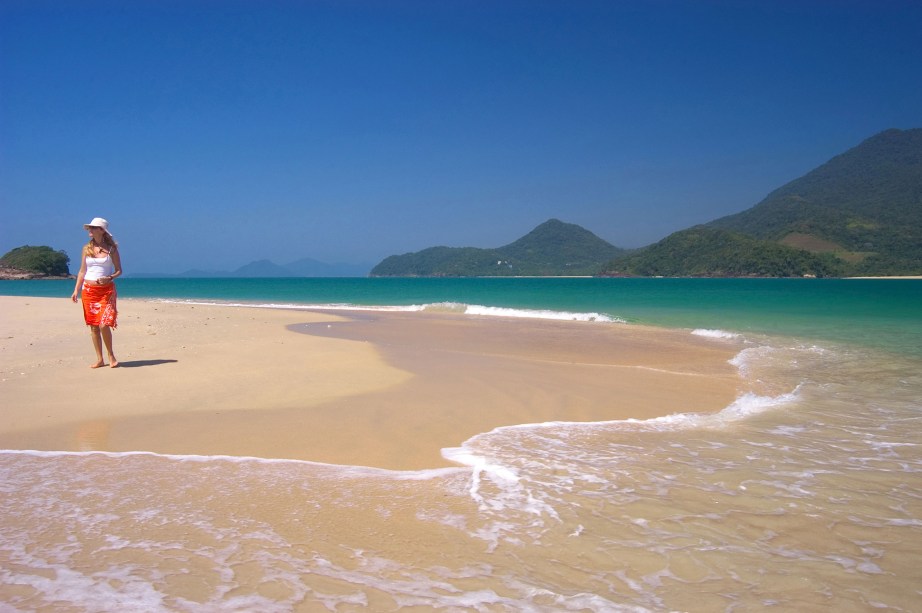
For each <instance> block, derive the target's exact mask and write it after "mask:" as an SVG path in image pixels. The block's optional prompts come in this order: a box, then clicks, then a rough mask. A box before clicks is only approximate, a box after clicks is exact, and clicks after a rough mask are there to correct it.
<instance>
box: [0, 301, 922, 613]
mask: <svg viewBox="0 0 922 613" xmlns="http://www.w3.org/2000/svg"><path fill="white" fill-rule="evenodd" d="M792 300H794V301H796V299H792ZM539 306H540V305H539ZM517 308H521V307H517ZM608 314H609V315H612V313H611V312H610V311H609V312H608ZM613 319H614V318H613ZM910 320H911V322H910V323H911V325H912V326H916V328H911V329H912V330H915V329H917V327H918V325H919V322H918V321H916V320H915V319H912V318H911V317H910ZM702 323H703V324H704V325H705V326H706V329H702V330H698V331H697V332H696V333H698V334H703V335H708V336H712V337H714V338H715V342H722V343H728V344H730V345H731V346H733V347H734V348H735V349H736V350H737V351H738V354H737V357H736V358H735V360H734V363H735V364H736V366H737V367H738V368H739V369H740V372H741V374H742V375H743V376H744V377H745V378H746V380H747V381H748V384H749V387H750V391H749V392H748V393H746V394H744V395H742V396H741V397H740V398H739V399H738V400H737V401H736V402H735V403H733V404H732V405H731V406H728V407H727V408H726V409H724V410H723V411H722V412H720V413H718V414H714V415H697V414H689V413H687V412H685V411H683V407H681V406H676V407H671V409H672V410H674V412H675V414H674V415H672V416H670V417H665V418H659V419H655V420H650V421H642V422H641V421H622V422H604V423H547V424H531V425H528V424H524V425H521V426H516V427H506V428H501V429H497V430H495V431H492V432H487V433H483V434H480V435H478V436H475V437H474V438H472V439H471V440H468V441H459V442H458V446H457V447H456V448H453V449H446V450H445V452H444V453H445V455H446V457H448V458H450V459H452V460H453V461H455V462H456V463H457V464H458V467H457V468H448V469H439V470H431V471H416V472H393V471H384V470H376V469H368V468H358V467H342V466H329V465H321V464H312V463H309V462H295V461H270V460H261V459H256V458H231V457H178V456H162V455H154V454H106V453H95V452H87V453H56V452H21V451H6V452H0V491H2V496H0V517H2V520H0V602H2V603H3V604H2V606H0V609H2V610H4V611H6V610H10V611H35V610H45V611H87V610H92V611H119V612H124V611H203V610H205V611H317V610H330V611H355V610H371V611H386V610H396V609H402V610H414V609H417V610H427V609H433V608H437V609H441V610H450V611H453V610H477V611H675V610H679V611H683V610H684V611H748V610H753V609H763V608H775V609H777V610H784V611H793V610H796V611H811V610H814V611H819V610H835V611H867V610H872V609H878V608H886V609H888V610H893V611H915V610H918V608H919V607H918V603H919V602H920V601H922V600H920V597H922V564H920V561H922V560H920V555H919V553H918V552H919V551H920V550H922V474H920V473H922V374H920V373H922V359H920V357H919V356H918V355H917V354H916V353H914V352H913V351H901V350H899V347H898V346H890V347H889V348H881V347H879V346H875V343H848V344H846V343H842V342H840V341H837V340H835V335H831V334H827V335H826V336H827V338H824V339H821V340H817V339H816V338H813V337H808V336H804V335H802V334H799V333H797V331H796V330H794V329H793V328H792V329H789V330H788V331H789V332H790V333H789V334H787V335H784V336H764V335H762V334H761V333H759V332H754V331H752V330H747V329H743V328H744V327H742V326H741V327H737V328H734V327H732V326H721V325H719V321H718V320H714V319H712V320H702ZM610 325H624V324H617V323H612V324H610ZM773 325H777V322H776V324H773ZM825 325H827V327H829V328H833V327H835V326H834V325H833V324H830V323H827V324H825ZM836 325H841V324H836ZM847 325H848V326H851V327H853V328H856V329H858V328H860V329H861V330H862V334H864V335H866V336H867V335H871V336H873V330H874V326H875V325H877V324H875V321H874V318H871V319H870V320H869V319H867V318H864V319H863V318H862V316H861V315H860V314H856V315H855V316H854V318H853V319H852V320H851V321H850V322H849V323H848V324H847ZM880 325H883V326H886V325H889V324H887V323H886V322H881V323H880ZM689 333H691V330H689ZM912 333H915V332H912ZM837 334H838V335H839V336H845V334H844V332H842V331H839V332H837ZM830 337H832V338H830ZM901 342H904V343H905V340H903V341H901ZM612 402H617V399H616V398H613V399H612Z"/></svg>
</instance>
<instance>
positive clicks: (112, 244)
mask: <svg viewBox="0 0 922 613" xmlns="http://www.w3.org/2000/svg"><path fill="white" fill-rule="evenodd" d="M94 246H96V247H99V248H101V249H105V250H106V251H108V252H109V253H112V251H113V250H115V249H118V243H117V242H116V241H115V237H113V236H112V235H111V234H109V233H108V232H104V233H103V237H102V245H100V244H98V243H97V242H96V240H95V239H92V238H91V239H90V241H89V242H88V243H87V244H86V245H84V246H83V257H85V258H86V257H90V256H92V255H93V247H94Z"/></svg>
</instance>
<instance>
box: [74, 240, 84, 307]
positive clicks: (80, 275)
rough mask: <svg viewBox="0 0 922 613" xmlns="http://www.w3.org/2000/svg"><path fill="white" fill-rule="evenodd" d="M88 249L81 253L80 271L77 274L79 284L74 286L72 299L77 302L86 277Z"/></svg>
mask: <svg viewBox="0 0 922 613" xmlns="http://www.w3.org/2000/svg"><path fill="white" fill-rule="evenodd" d="M85 252H86V249H83V250H81V251H80V271H79V272H78V273H77V283H76V284H75V285H74V293H73V294H71V296H70V299H71V300H73V301H74V302H77V296H78V295H79V294H80V288H82V287H83V277H85V276H86V253H85Z"/></svg>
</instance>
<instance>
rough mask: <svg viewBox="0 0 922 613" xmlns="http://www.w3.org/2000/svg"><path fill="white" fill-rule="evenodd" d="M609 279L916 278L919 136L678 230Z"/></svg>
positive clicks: (610, 269) (878, 143)
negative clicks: (745, 206)
mask: <svg viewBox="0 0 922 613" xmlns="http://www.w3.org/2000/svg"><path fill="white" fill-rule="evenodd" d="M602 274H606V275H638V276H650V275H666V276H800V275H816V276H862V275H893V276H896V275H920V274H922V129H913V130H887V131H885V132H881V133H880V134H877V135H876V136H873V137H871V138H869V139H867V140H866V141H864V142H862V143H861V144H859V145H858V146H857V147H854V148H853V149H850V150H849V151H846V152H845V153H843V154H841V155H839V156H836V157H834V158H833V159H831V160H829V162H827V163H825V164H823V165H822V166H820V167H818V168H816V169H815V170H813V171H811V172H809V173H807V174H806V175H804V176H803V177H801V178H799V179H796V180H794V181H791V182H790V183H788V184H786V185H784V186H783V187H781V188H779V189H777V190H775V191H773V192H772V193H770V194H769V195H768V196H767V197H766V198H765V199H764V200H762V202H760V203H758V204H757V205H755V206H754V207H752V208H750V209H748V210H745V211H743V212H741V213H737V214H735V215H731V216H728V217H723V218H721V219H717V220H715V221H713V222H710V223H709V224H705V225H704V226H698V227H695V228H690V229H688V230H682V231H680V232H676V233H675V234H673V235H671V236H669V237H667V238H665V239H663V240H662V241H660V242H659V243H656V244H655V245H651V246H649V247H646V248H644V249H641V250H638V251H637V252H634V253H631V254H629V255H625V256H624V257H621V258H618V259H616V260H614V261H612V262H610V263H609V264H608V265H607V266H605V268H604V270H603V271H602Z"/></svg>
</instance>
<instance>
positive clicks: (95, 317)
mask: <svg viewBox="0 0 922 613" xmlns="http://www.w3.org/2000/svg"><path fill="white" fill-rule="evenodd" d="M81 298H82V299H83V319H84V320H86V325H88V326H106V327H109V328H117V327H118V310H117V309H116V308H115V302H116V300H115V298H116V293H115V283H107V284H106V285H96V283H94V282H89V283H84V284H83V291H82V292H81Z"/></svg>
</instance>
